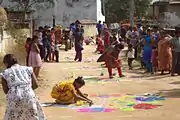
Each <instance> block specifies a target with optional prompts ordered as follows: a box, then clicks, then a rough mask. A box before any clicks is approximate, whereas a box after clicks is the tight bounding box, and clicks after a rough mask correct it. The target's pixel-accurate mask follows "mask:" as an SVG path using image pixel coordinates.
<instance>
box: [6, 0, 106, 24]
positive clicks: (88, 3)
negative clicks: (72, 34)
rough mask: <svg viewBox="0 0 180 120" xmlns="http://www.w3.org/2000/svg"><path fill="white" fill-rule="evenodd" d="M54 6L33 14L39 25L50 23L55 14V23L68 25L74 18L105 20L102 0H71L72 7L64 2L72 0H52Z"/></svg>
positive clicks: (8, 4)
mask: <svg viewBox="0 0 180 120" xmlns="http://www.w3.org/2000/svg"><path fill="white" fill-rule="evenodd" d="M54 1H55V2H56V3H55V6H54V7H53V8H49V9H46V10H38V11H37V12H36V14H35V18H37V19H38V20H37V21H38V24H39V25H51V26H52V18H53V15H55V16H56V23H57V24H61V25H65V26H68V25H69V24H70V23H72V22H74V21H76V20H84V19H87V20H95V21H99V20H101V21H105V17H104V16H103V15H102V10H101V8H102V7H101V6H102V4H101V1H102V0H79V1H78V2H73V3H72V7H70V6H68V5H67V4H66V2H72V0H58V2H57V1H56V0H54ZM3 6H5V7H7V8H8V6H10V3H8V0H4V3H3Z"/></svg>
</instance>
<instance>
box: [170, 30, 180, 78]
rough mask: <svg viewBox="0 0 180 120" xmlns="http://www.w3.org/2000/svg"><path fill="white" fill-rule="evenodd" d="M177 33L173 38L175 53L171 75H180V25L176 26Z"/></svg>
mask: <svg viewBox="0 0 180 120" xmlns="http://www.w3.org/2000/svg"><path fill="white" fill-rule="evenodd" d="M175 34H176V36H175V37H174V38H173V39H172V40H171V44H172V53H173V54H172V56H173V59H172V72H171V76H174V75H175V73H178V74H179V75H180V27H176V31H175Z"/></svg>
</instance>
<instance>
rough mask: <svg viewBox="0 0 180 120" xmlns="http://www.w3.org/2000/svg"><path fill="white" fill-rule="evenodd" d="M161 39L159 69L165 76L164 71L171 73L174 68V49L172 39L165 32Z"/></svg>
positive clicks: (162, 32)
mask: <svg viewBox="0 0 180 120" xmlns="http://www.w3.org/2000/svg"><path fill="white" fill-rule="evenodd" d="M160 34H161V39H160V41H159V43H158V61H159V63H158V69H159V70H160V71H161V74H162V75H163V74H164V71H169V74H170V73H171V68H172V49H171V44H170V39H171V37H169V36H168V34H167V33H166V32H165V31H161V33H160Z"/></svg>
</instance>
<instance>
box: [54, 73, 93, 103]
mask: <svg viewBox="0 0 180 120" xmlns="http://www.w3.org/2000/svg"><path fill="white" fill-rule="evenodd" d="M84 85H85V81H84V80H83V78H82V77H78V78H77V79H75V80H74V81H65V82H60V83H59V84H57V85H55V86H54V87H53V90H52V92H51V96H52V98H54V99H56V103H58V104H74V103H76V102H77V101H85V102H87V103H89V104H90V105H91V104H93V102H92V101H91V100H90V99H88V98H87V95H85V94H83V93H82V92H81V91H80V90H79V89H80V88H81V87H82V86H84Z"/></svg>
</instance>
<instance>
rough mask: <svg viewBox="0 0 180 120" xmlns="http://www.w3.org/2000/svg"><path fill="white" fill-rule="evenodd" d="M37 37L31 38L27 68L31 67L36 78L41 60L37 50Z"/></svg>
mask: <svg viewBox="0 0 180 120" xmlns="http://www.w3.org/2000/svg"><path fill="white" fill-rule="evenodd" d="M37 44H38V37H37V36H33V38H32V45H31V48H30V53H29V66H31V67H33V71H34V73H35V75H36V77H38V76H39V72H40V68H41V66H42V60H41V57H40V49H39V48H38V45H37Z"/></svg>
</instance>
